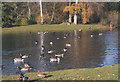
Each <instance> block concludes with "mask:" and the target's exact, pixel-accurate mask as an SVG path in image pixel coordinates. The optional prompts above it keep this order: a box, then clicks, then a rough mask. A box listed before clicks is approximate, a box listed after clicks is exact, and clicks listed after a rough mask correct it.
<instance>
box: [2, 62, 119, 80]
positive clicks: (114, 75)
mask: <svg viewBox="0 0 120 82" xmlns="http://www.w3.org/2000/svg"><path fill="white" fill-rule="evenodd" d="M45 73H46V74H48V75H49V77H46V78H40V77H38V76H37V73H36V72H30V73H26V74H25V76H27V77H29V80H118V64H117V65H113V66H105V67H98V68H82V69H69V70H60V71H53V72H45ZM18 78H19V75H10V76H8V75H3V76H2V79H3V80H17V79H18Z"/></svg>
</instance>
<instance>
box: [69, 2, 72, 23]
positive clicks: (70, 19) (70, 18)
mask: <svg viewBox="0 0 120 82" xmlns="http://www.w3.org/2000/svg"><path fill="white" fill-rule="evenodd" d="M70 6H71V1H70V2H69V9H70ZM71 22H72V16H71V13H70V10H69V23H71Z"/></svg>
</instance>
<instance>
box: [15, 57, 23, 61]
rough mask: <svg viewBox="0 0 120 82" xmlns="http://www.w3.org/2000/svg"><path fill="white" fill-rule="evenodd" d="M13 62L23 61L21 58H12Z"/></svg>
mask: <svg viewBox="0 0 120 82" xmlns="http://www.w3.org/2000/svg"><path fill="white" fill-rule="evenodd" d="M14 62H24V59H23V58H14Z"/></svg>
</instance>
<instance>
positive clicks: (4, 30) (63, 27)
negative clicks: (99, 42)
mask: <svg viewBox="0 0 120 82" xmlns="http://www.w3.org/2000/svg"><path fill="white" fill-rule="evenodd" d="M88 27H93V28H92V29H88ZM78 29H82V30H83V31H88V30H101V29H102V28H101V26H100V25H98V24H86V25H60V24H56V25H28V26H20V27H12V28H2V33H3V34H6V33H23V32H24V33H25V32H38V31H43V32H44V31H49V32H59V31H73V30H78Z"/></svg>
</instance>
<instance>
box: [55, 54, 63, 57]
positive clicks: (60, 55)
mask: <svg viewBox="0 0 120 82" xmlns="http://www.w3.org/2000/svg"><path fill="white" fill-rule="evenodd" d="M55 56H56V57H63V56H64V54H55Z"/></svg>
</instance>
